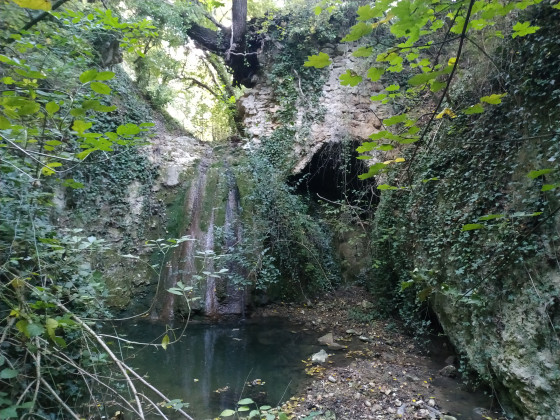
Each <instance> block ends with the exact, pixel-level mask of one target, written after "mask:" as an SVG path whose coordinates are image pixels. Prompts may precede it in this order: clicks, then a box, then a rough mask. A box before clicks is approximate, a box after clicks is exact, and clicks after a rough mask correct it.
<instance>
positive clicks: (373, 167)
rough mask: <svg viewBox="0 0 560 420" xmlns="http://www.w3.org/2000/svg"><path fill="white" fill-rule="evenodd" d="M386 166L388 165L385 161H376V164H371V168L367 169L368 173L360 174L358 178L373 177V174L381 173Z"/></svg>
mask: <svg viewBox="0 0 560 420" xmlns="http://www.w3.org/2000/svg"><path fill="white" fill-rule="evenodd" d="M386 167H387V165H385V164H384V163H383V162H379V163H376V164H374V165H371V166H370V167H369V170H368V171H367V173H365V174H361V175H358V178H359V179H368V178H371V177H372V176H375V175H377V174H379V172H381V171H382V170H384V169H385V168H386Z"/></svg>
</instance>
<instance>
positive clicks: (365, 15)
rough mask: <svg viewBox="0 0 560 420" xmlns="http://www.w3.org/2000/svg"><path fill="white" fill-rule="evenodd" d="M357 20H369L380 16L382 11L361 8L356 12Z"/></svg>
mask: <svg viewBox="0 0 560 420" xmlns="http://www.w3.org/2000/svg"><path fill="white" fill-rule="evenodd" d="M357 13H358V20H370V19H373V18H376V17H379V16H381V15H382V11H381V10H380V9H377V8H373V7H371V6H369V5H366V6H361V7H359V8H358V10H357Z"/></svg>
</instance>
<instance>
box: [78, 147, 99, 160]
mask: <svg viewBox="0 0 560 420" xmlns="http://www.w3.org/2000/svg"><path fill="white" fill-rule="evenodd" d="M96 150H97V149H94V148H91V149H86V150H84V151H83V152H80V153H76V157H77V158H78V159H80V160H84V159H85V158H87V157H88V156H89V155H90V154H91V153H92V152H95V151H96Z"/></svg>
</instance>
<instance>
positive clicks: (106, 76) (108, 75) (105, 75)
mask: <svg viewBox="0 0 560 420" xmlns="http://www.w3.org/2000/svg"><path fill="white" fill-rule="evenodd" d="M113 77H115V73H113V72H112V71H101V72H99V73H97V74H96V75H95V80H111V79H112V78H113Z"/></svg>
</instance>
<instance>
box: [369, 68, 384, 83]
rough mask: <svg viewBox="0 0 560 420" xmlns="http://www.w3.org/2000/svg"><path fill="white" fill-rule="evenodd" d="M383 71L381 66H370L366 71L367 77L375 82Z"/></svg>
mask: <svg viewBox="0 0 560 420" xmlns="http://www.w3.org/2000/svg"><path fill="white" fill-rule="evenodd" d="M383 73H385V69H384V68H381V67H372V68H370V69H369V70H368V71H367V74H366V76H367V78H368V79H370V80H371V81H372V82H377V81H378V80H379V79H381V76H383Z"/></svg>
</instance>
